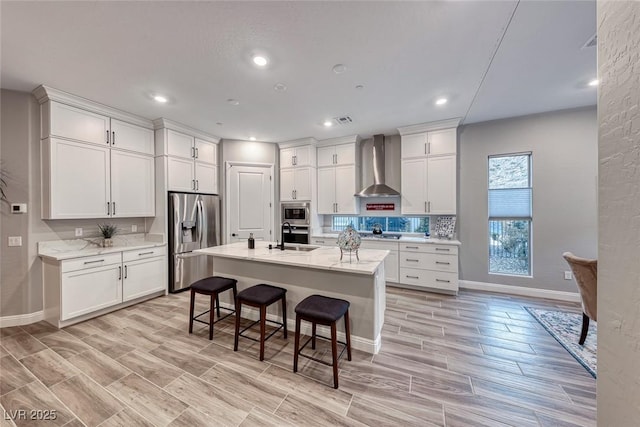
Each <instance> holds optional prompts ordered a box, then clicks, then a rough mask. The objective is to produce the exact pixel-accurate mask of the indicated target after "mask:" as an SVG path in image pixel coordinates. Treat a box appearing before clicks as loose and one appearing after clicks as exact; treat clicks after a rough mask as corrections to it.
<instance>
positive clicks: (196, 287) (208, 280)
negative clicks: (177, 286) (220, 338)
mask: <svg viewBox="0 0 640 427" xmlns="http://www.w3.org/2000/svg"><path fill="white" fill-rule="evenodd" d="M236 283H238V281H237V280H236V279H229V278H227V277H221V276H212V277H205V278H204V279H200V280H198V281H197V282H194V283H193V284H192V285H191V305H190V307H189V333H190V334H191V333H193V321H194V320H195V321H196V322H200V323H204V324H205V325H209V339H210V340H211V339H213V324H214V323H218V322H219V321H221V320H224V319H226V318H227V317H229V316H231V315H232V314H233V313H235V310H233V309H230V308H226V307H220V299H219V298H218V294H219V293H220V292H224V291H228V290H231V291H233V299H234V300H235V298H236V295H237V293H238V291H237V288H236ZM196 294H203V295H210V296H211V305H210V306H209V310H207V311H203V312H202V313H200V314H198V315H197V316H194V315H193V309H194V306H195V300H196ZM214 302H215V304H214ZM214 308H216V311H217V313H218V320H215V321H214V318H215V317H214V313H215V311H214ZM221 308H222V309H223V310H227V311H229V312H230V313H229V314H227V315H225V316H224V317H222V318H220V309H221ZM207 313H210V314H209V322H205V321H202V320H200V319H198V317H200V316H204V315H205V314H207Z"/></svg>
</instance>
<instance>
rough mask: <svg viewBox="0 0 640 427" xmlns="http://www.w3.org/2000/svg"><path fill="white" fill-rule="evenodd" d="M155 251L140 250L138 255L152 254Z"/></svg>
mask: <svg viewBox="0 0 640 427" xmlns="http://www.w3.org/2000/svg"><path fill="white" fill-rule="evenodd" d="M152 253H153V251H149V252H140V253H139V254H138V256H142V255H151V254H152Z"/></svg>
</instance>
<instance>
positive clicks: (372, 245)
mask: <svg viewBox="0 0 640 427" xmlns="http://www.w3.org/2000/svg"><path fill="white" fill-rule="evenodd" d="M360 248H361V249H379V250H388V251H389V255H387V257H386V258H385V259H384V276H385V277H384V278H385V280H386V281H387V282H394V283H398V275H399V271H398V242H388V241H378V240H366V239H363V240H362V244H361V245H360Z"/></svg>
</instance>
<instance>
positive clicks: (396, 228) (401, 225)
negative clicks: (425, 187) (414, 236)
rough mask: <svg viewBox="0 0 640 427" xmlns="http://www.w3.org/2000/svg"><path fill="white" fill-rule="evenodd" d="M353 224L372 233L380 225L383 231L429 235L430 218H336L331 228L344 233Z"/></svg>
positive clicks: (354, 226)
mask: <svg viewBox="0 0 640 427" xmlns="http://www.w3.org/2000/svg"><path fill="white" fill-rule="evenodd" d="M349 224H351V225H352V226H353V228H355V229H356V230H359V231H371V230H372V229H373V224H380V225H381V226H382V231H388V232H395V233H428V232H429V217H427V216H425V217H404V216H334V217H333V220H332V222H331V228H332V229H333V230H336V231H342V230H344V228H345V227H346V226H347V225H349Z"/></svg>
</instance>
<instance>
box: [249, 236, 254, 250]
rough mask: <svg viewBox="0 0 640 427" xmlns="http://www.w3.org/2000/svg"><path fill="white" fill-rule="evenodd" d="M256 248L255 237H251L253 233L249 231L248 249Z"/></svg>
mask: <svg viewBox="0 0 640 427" xmlns="http://www.w3.org/2000/svg"><path fill="white" fill-rule="evenodd" d="M255 248H256V239H254V238H253V233H249V249H255Z"/></svg>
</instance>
